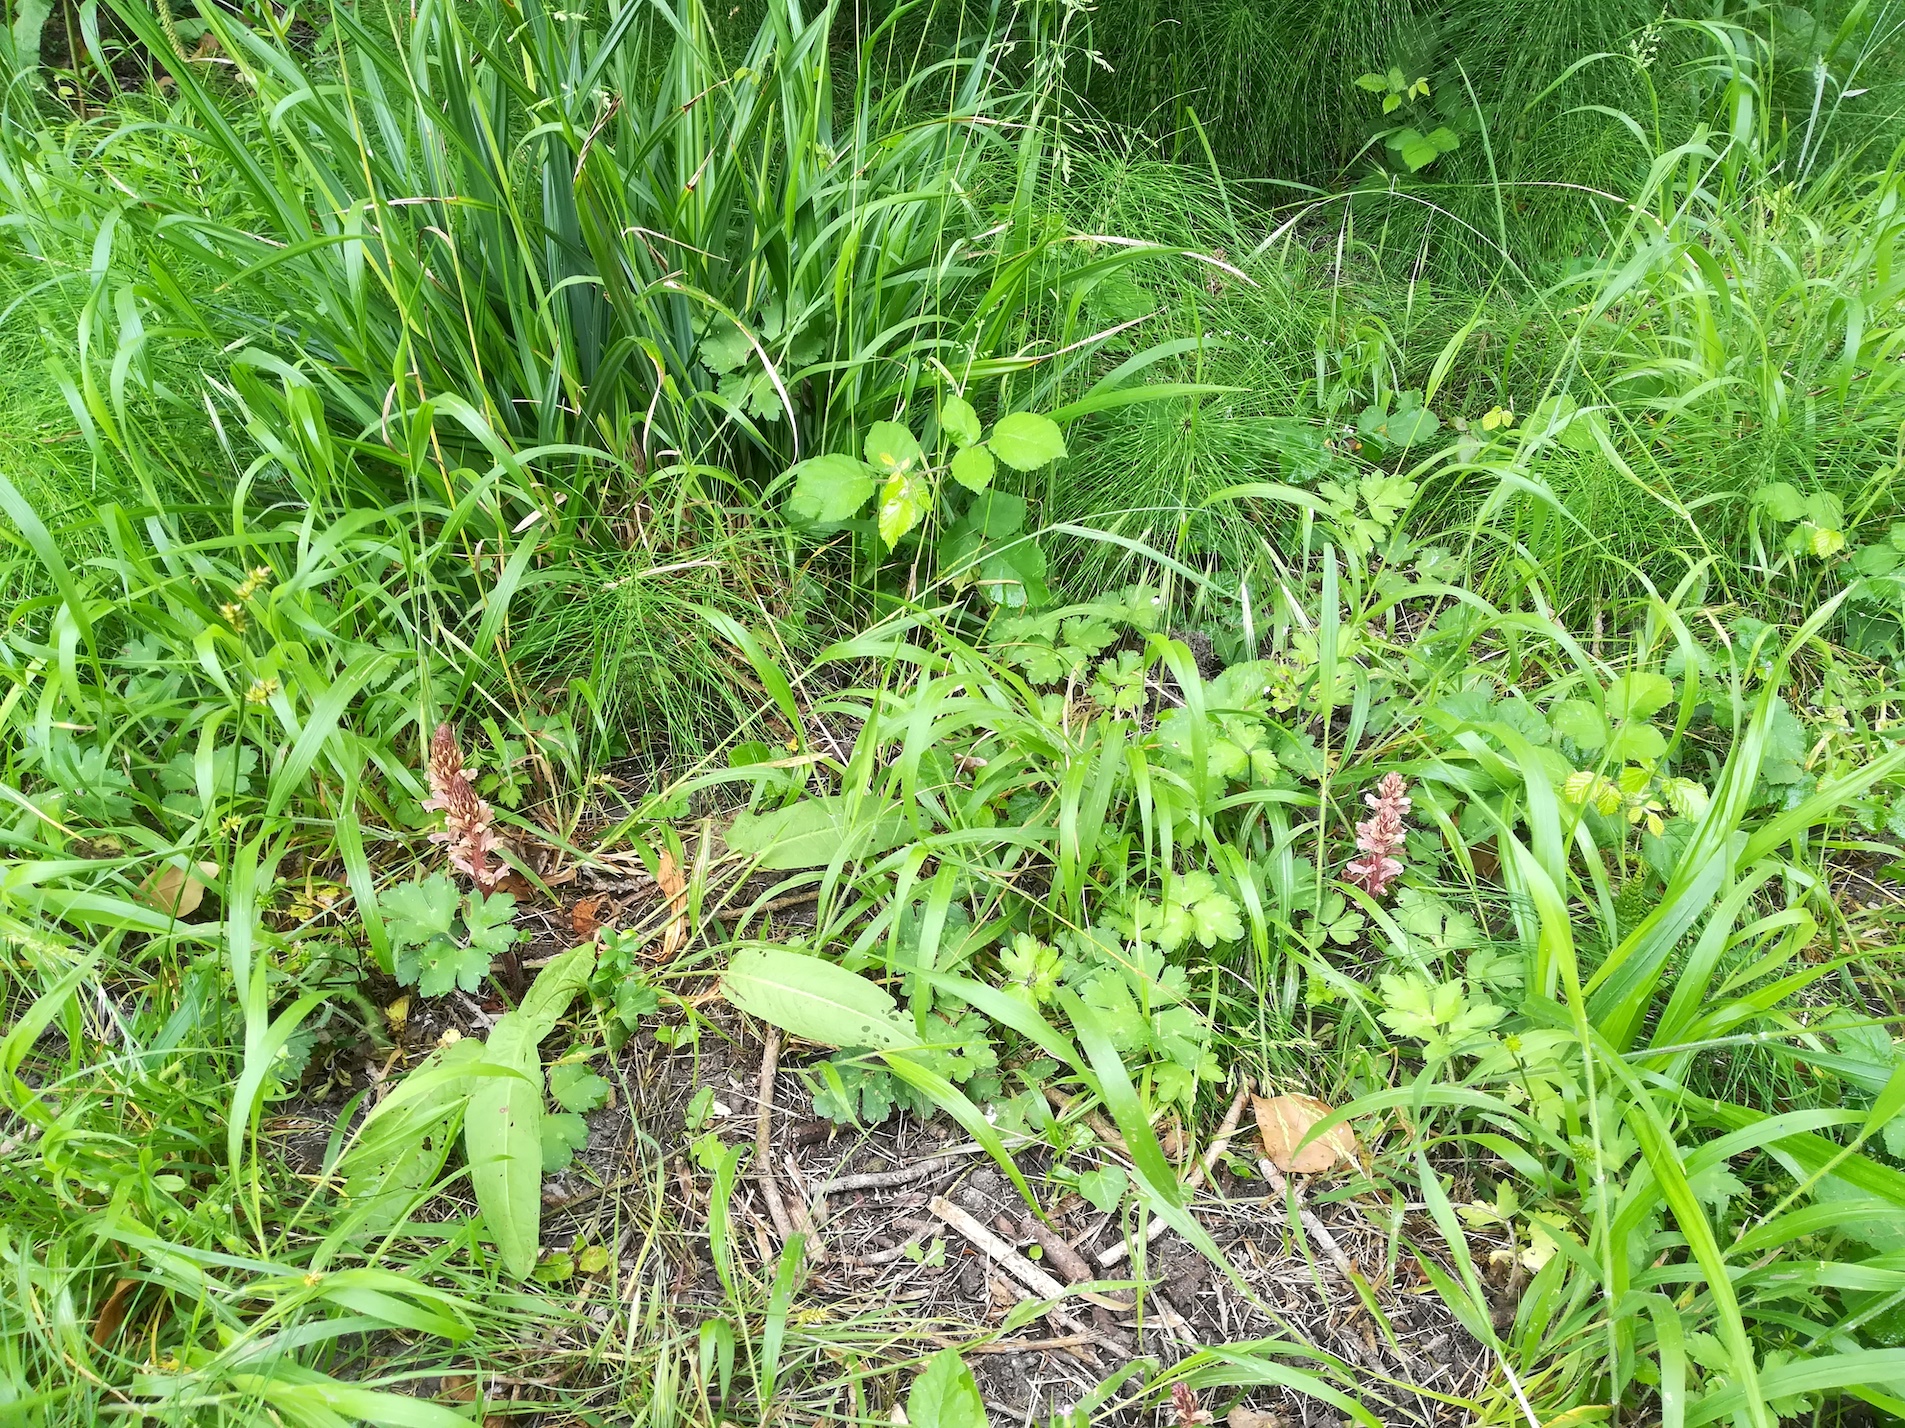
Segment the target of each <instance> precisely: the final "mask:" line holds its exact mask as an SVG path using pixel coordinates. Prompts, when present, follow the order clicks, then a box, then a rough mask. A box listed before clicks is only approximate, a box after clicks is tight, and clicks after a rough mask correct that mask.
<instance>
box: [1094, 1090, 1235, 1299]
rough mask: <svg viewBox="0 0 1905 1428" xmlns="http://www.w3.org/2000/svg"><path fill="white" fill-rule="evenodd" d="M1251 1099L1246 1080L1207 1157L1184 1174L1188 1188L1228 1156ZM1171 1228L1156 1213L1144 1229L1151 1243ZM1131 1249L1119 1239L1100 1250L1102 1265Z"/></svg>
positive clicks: (1185, 1185)
mask: <svg viewBox="0 0 1905 1428" xmlns="http://www.w3.org/2000/svg"><path fill="white" fill-rule="evenodd" d="M1249 1099H1250V1083H1249V1082H1248V1081H1246V1082H1245V1083H1244V1084H1243V1085H1241V1086H1239V1087H1238V1088H1237V1095H1236V1097H1235V1098H1234V1099H1233V1100H1232V1101H1231V1103H1230V1109H1229V1110H1228V1111H1226V1112H1225V1113H1224V1123H1223V1124H1222V1125H1220V1126H1218V1127H1217V1139H1216V1140H1214V1141H1212V1142H1211V1143H1210V1149H1209V1150H1207V1151H1205V1152H1204V1156H1203V1159H1201V1160H1199V1161H1198V1162H1197V1164H1195V1165H1193V1166H1192V1167H1191V1173H1190V1174H1189V1175H1187V1176H1186V1177H1185V1178H1184V1188H1185V1189H1186V1190H1195V1189H1196V1188H1197V1187H1198V1185H1199V1184H1201V1183H1202V1181H1203V1179H1204V1177H1205V1176H1207V1175H1209V1174H1210V1173H1211V1171H1213V1170H1215V1169H1216V1168H1217V1162H1218V1161H1220V1160H1222V1159H1223V1158H1224V1152H1225V1151H1227V1150H1229V1149H1230V1140H1231V1137H1232V1136H1234V1135H1236V1134H1237V1122H1238V1121H1240V1120H1241V1119H1243V1113H1244V1102H1245V1101H1247V1100H1249ZM1169 1228H1170V1226H1169V1225H1168V1224H1166V1223H1165V1221H1164V1220H1162V1219H1160V1218H1158V1217H1156V1216H1153V1217H1152V1219H1151V1224H1150V1226H1149V1227H1148V1228H1147V1229H1146V1230H1145V1232H1144V1242H1145V1243H1146V1244H1149V1243H1150V1242H1151V1241H1152V1240H1155V1239H1156V1238H1157V1237H1158V1236H1159V1235H1161V1234H1163V1233H1164V1232H1165V1231H1166V1230H1167V1229H1169ZM1129 1253H1131V1245H1130V1242H1129V1241H1127V1240H1119V1241H1118V1243H1117V1244H1115V1245H1112V1246H1111V1247H1110V1248H1109V1249H1106V1250H1103V1251H1102V1252H1100V1254H1099V1256H1098V1264H1099V1267H1100V1268H1102V1269H1109V1268H1111V1266H1112V1265H1114V1264H1116V1263H1117V1262H1118V1261H1119V1260H1121V1259H1123V1258H1124V1257H1125V1256H1126V1255H1127V1254H1129Z"/></svg>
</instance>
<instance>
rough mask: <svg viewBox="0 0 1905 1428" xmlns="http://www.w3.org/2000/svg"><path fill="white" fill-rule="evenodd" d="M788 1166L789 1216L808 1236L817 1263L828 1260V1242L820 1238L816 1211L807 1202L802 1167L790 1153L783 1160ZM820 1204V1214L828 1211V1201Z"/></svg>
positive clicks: (786, 1198)
mask: <svg viewBox="0 0 1905 1428" xmlns="http://www.w3.org/2000/svg"><path fill="white" fill-rule="evenodd" d="M782 1163H783V1164H785V1165H786V1167H787V1194H786V1195H785V1196H783V1197H782V1198H783V1199H784V1200H785V1202H786V1206H787V1218H788V1219H790V1220H792V1221H793V1222H794V1228H795V1229H797V1230H799V1231H800V1232H801V1233H802V1234H803V1235H805V1236H806V1237H807V1250H808V1255H809V1257H810V1258H811V1259H812V1260H813V1261H814V1263H815V1264H825V1263H826V1262H827V1242H826V1241H825V1240H823V1239H821V1238H820V1227H819V1225H818V1223H817V1217H816V1215H815V1213H814V1211H813V1210H812V1209H811V1208H810V1207H809V1206H808V1204H807V1196H806V1189H807V1182H806V1180H805V1179H804V1178H803V1177H802V1175H801V1173H800V1167H799V1166H798V1165H796V1164H794V1157H793V1156H792V1155H791V1154H790V1155H788V1156H787V1157H785V1159H784V1160H783V1162H782ZM816 1203H817V1204H818V1205H819V1206H820V1212H819V1213H820V1216H821V1217H824V1216H825V1215H826V1213H827V1202H826V1201H824V1200H821V1201H817V1202H816Z"/></svg>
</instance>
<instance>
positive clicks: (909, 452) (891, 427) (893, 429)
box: [866, 421, 924, 486]
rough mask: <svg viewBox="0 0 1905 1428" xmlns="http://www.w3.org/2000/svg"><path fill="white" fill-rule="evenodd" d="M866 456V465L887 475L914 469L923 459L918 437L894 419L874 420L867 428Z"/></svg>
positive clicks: (900, 474)
mask: <svg viewBox="0 0 1905 1428" xmlns="http://www.w3.org/2000/svg"><path fill="white" fill-rule="evenodd" d="M866 458H867V465H869V466H872V467H874V468H875V469H877V470H880V471H884V472H885V473H887V474H888V475H889V476H903V475H905V474H906V473H907V472H909V471H916V470H918V469H919V467H920V465H921V463H922V461H923V460H924V456H923V454H922V453H921V451H920V449H919V438H918V437H916V436H914V435H913V433H912V432H910V431H908V430H907V429H906V428H905V427H903V426H901V425H900V424H899V423H898V422H896V421H876V422H874V423H873V425H872V426H870V427H868V428H867V440H866ZM891 484H892V483H891V482H889V483H888V485H889V486H890V485H891Z"/></svg>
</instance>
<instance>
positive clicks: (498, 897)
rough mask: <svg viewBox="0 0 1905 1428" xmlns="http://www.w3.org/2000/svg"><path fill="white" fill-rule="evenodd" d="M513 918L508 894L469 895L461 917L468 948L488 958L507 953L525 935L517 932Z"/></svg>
mask: <svg viewBox="0 0 1905 1428" xmlns="http://www.w3.org/2000/svg"><path fill="white" fill-rule="evenodd" d="M515 916H516V899H515V898H513V897H511V896H510V895H509V894H508V893H491V894H490V895H489V896H488V897H484V896H483V895H482V894H481V893H471V894H470V905H469V908H468V910H467V911H465V912H464V914H463V923H464V926H466V927H467V928H469V941H470V945H471V946H472V947H475V948H477V949H478V950H480V951H481V952H482V953H483V954H484V955H485V956H489V957H494V956H496V955H498V954H499V953H503V952H507V951H508V950H509V949H510V948H511V947H514V946H515V945H516V944H517V943H518V942H520V941H522V940H523V937H524V935H525V934H523V933H522V932H520V931H518V930H517V928H516V925H515V922H514V918H515Z"/></svg>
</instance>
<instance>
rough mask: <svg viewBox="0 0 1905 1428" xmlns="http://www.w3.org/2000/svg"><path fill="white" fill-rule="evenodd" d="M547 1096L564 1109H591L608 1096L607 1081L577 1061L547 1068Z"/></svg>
mask: <svg viewBox="0 0 1905 1428" xmlns="http://www.w3.org/2000/svg"><path fill="white" fill-rule="evenodd" d="M549 1096H550V1099H552V1100H553V1101H554V1102H555V1103H556V1104H557V1105H558V1106H561V1107H562V1109H563V1110H565V1111H593V1110H595V1109H597V1108H598V1107H599V1106H601V1105H602V1104H603V1103H604V1102H605V1101H607V1100H608V1098H609V1083H608V1082H607V1081H605V1080H603V1079H602V1077H600V1076H598V1075H596V1074H595V1072H593V1071H591V1070H590V1069H589V1068H588V1067H587V1066H585V1065H583V1064H582V1063H581V1062H579V1061H563V1062H558V1063H557V1064H556V1065H554V1066H551V1067H550V1068H549Z"/></svg>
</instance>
